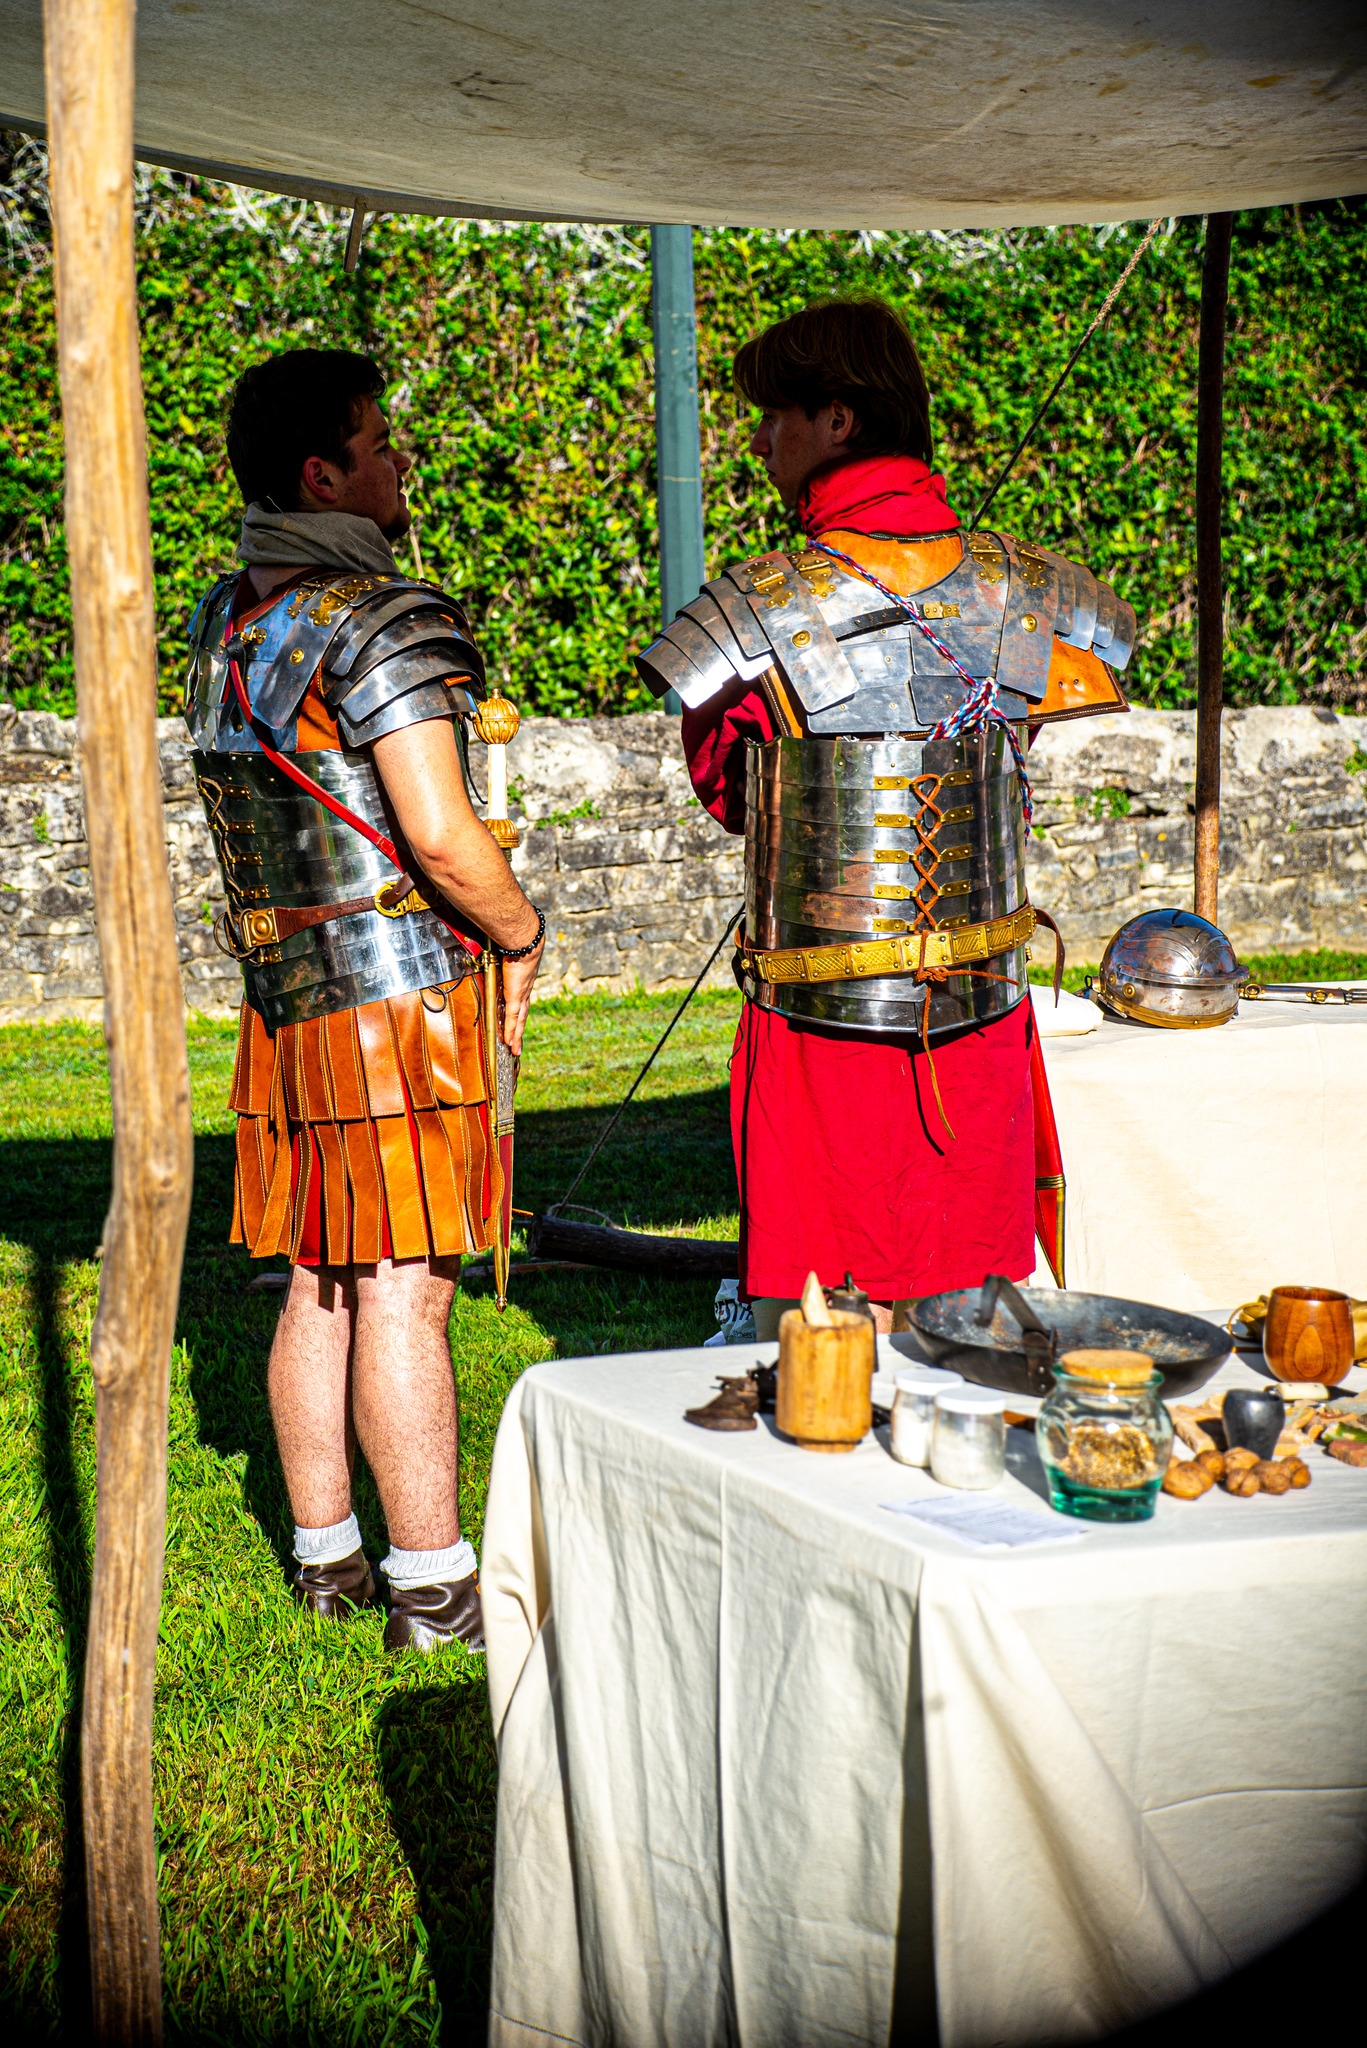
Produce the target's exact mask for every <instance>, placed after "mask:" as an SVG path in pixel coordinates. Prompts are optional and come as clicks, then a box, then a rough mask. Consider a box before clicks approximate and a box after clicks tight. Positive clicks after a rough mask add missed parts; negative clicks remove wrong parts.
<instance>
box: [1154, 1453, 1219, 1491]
mask: <svg viewBox="0 0 1367 2048" xmlns="http://www.w3.org/2000/svg"><path fill="white" fill-rule="evenodd" d="M1214 1484H1215V1481H1214V1479H1213V1478H1212V1477H1211V1474H1210V1473H1209V1472H1208V1471H1207V1470H1206V1468H1205V1466H1204V1464H1203V1463H1202V1461H1201V1459H1199V1458H1191V1459H1185V1460H1183V1462H1182V1463H1181V1464H1179V1463H1178V1462H1177V1460H1176V1459H1175V1458H1174V1459H1173V1461H1172V1463H1171V1464H1170V1465H1169V1467H1168V1469H1167V1471H1166V1472H1165V1473H1164V1475H1163V1491H1164V1493H1170V1494H1171V1495H1172V1497H1173V1499H1174V1500H1199V1499H1200V1497H1201V1495H1202V1494H1203V1493H1209V1492H1210V1489H1211V1487H1212V1486H1213V1485H1214Z"/></svg>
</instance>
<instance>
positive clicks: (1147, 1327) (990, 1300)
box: [907, 1275, 1230, 1397]
mask: <svg viewBox="0 0 1367 2048" xmlns="http://www.w3.org/2000/svg"><path fill="white" fill-rule="evenodd" d="M907 1315H908V1320H909V1322H910V1324H911V1327H912V1329H913V1330H914V1331H915V1333H916V1335H917V1336H918V1337H919V1338H920V1340H921V1343H922V1345H923V1346H924V1348H925V1350H926V1351H928V1352H929V1353H930V1356H931V1357H932V1358H933V1359H934V1361H935V1363H936V1364H937V1365H946V1366H951V1367H953V1369H954V1371H955V1372H960V1373H962V1374H963V1376H964V1378H965V1379H966V1380H972V1381H973V1382H974V1383H975V1384H976V1385H978V1386H983V1387H996V1388H997V1389H998V1390H999V1391H1000V1392H1002V1393H1004V1394H1017V1395H1026V1396H1029V1395H1032V1394H1034V1395H1044V1394H1048V1393H1050V1392H1051V1391H1052V1389H1053V1375H1052V1373H1051V1370H1050V1368H1051V1366H1052V1365H1053V1363H1054V1361H1055V1360H1056V1359H1057V1358H1059V1357H1060V1356H1061V1355H1062V1354H1063V1353H1064V1352H1065V1351H1143V1352H1146V1353H1147V1354H1148V1356H1149V1357H1150V1358H1151V1359H1152V1360H1153V1362H1154V1364H1155V1365H1156V1366H1157V1368H1158V1370H1159V1371H1160V1372H1161V1373H1162V1375H1163V1392H1164V1394H1165V1395H1168V1396H1173V1395H1176V1396H1178V1397H1181V1396H1183V1395H1185V1394H1189V1393H1191V1392H1193V1391H1194V1389H1195V1388H1197V1387H1199V1386H1203V1385H1204V1384H1205V1382H1206V1381H1207V1380H1208V1379H1209V1378H1210V1376H1211V1374H1212V1373H1213V1372H1214V1371H1215V1369H1216V1367H1217V1366H1218V1365H1219V1364H1220V1363H1221V1361H1222V1360H1223V1359H1225V1358H1227V1357H1228V1355H1229V1352H1230V1340H1229V1337H1228V1336H1227V1335H1226V1333H1225V1332H1224V1331H1223V1330H1219V1329H1216V1327H1215V1325H1214V1324H1213V1323H1207V1322H1205V1321H1203V1320H1202V1318H1201V1317H1200V1316H1191V1315H1184V1314H1182V1313H1181V1311H1180V1310H1177V1309H1170V1308H1157V1307H1155V1306H1154V1305H1153V1304H1152V1303H1149V1302H1144V1301H1125V1300H1123V1299H1121V1298H1120V1297H1119V1296H1117V1295H1111V1294H1081V1293H1077V1292H1075V1291H1074V1290H1072V1289H1065V1288H1061V1289H1059V1290H1058V1291H1057V1292H1054V1291H1053V1290H1052V1289H1049V1288H1045V1287H1015V1286H1013V1285H1012V1283H1011V1282H1010V1281H1009V1280H1004V1279H1001V1278H1000V1277H998V1276H996V1275H994V1276H993V1277H992V1278H991V1279H990V1280H988V1281H987V1282H986V1283H985V1284H984V1286H982V1287H961V1288H957V1289H955V1290H954V1291H952V1292H951V1293H948V1294H930V1295H927V1296H926V1297H925V1298H924V1300H921V1301H915V1302H913V1303H912V1304H911V1307H910V1309H909V1310H908V1311H907Z"/></svg>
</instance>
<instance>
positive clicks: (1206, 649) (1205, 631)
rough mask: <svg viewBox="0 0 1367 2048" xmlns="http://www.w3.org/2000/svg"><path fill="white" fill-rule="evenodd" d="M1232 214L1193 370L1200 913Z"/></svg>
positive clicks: (1216, 741)
mask: <svg viewBox="0 0 1367 2048" xmlns="http://www.w3.org/2000/svg"><path fill="white" fill-rule="evenodd" d="M1233 226H1234V216H1233V214H1232V213H1212V214H1211V215H1210V216H1209V217H1208V219H1207V221H1206V251H1205V260H1204V262H1203V263H1202V266H1201V339H1200V355H1199V359H1198V366H1197V373H1196V636H1197V637H1196V667H1197V682H1196V894H1195V901H1196V915H1197V916H1198V917H1207V918H1209V919H1210V921H1211V923H1212V924H1215V923H1216V922H1217V921H1218V917H1219V909H1220V712H1221V707H1222V704H1223V700H1224V658H1225V622H1224V609H1225V596H1224V576H1223V572H1222V568H1221V561H1220V525H1221V517H1222V514H1223V511H1224V484H1223V467H1224V447H1225V410H1224V409H1225V308H1226V306H1227V304H1228V301H1229V245H1230V235H1231V232H1232V230H1233Z"/></svg>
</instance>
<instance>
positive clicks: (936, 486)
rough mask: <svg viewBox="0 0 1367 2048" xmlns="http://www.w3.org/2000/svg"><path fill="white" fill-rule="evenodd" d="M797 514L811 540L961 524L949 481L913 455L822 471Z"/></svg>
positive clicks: (857, 460) (863, 459) (943, 529)
mask: <svg viewBox="0 0 1367 2048" xmlns="http://www.w3.org/2000/svg"><path fill="white" fill-rule="evenodd" d="M797 516H798V518H799V519H800V520H801V522H802V530H803V532H804V533H805V534H807V535H808V537H809V538H812V539H814V538H815V537H816V536H817V535H818V534H822V533H833V532H835V531H836V529H837V528H839V527H843V528H845V530H846V531H847V532H849V533H891V534H896V535H897V536H898V538H899V539H901V538H903V537H908V536H910V535H913V534H924V533H948V532H949V531H950V530H951V529H952V528H953V527H956V526H957V525H958V523H959V521H958V518H957V516H956V515H955V514H954V513H953V512H952V511H951V510H950V507H949V503H948V499H947V496H946V492H945V480H944V478H943V477H942V476H936V475H934V474H932V472H931V470H930V468H929V466H928V465H927V464H926V463H924V462H919V461H918V460H917V458H916V457H915V456H914V455H863V456H858V455H857V456H855V457H854V458H853V459H852V460H851V461H849V462H842V463H840V464H838V465H837V466H836V467H835V468H833V469H823V470H818V472H817V474H816V475H815V476H813V477H809V478H808V480H807V482H806V483H805V484H804V485H803V487H802V495H801V497H800V498H799V499H798V501H797Z"/></svg>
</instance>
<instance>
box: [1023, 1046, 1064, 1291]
mask: <svg viewBox="0 0 1367 2048" xmlns="http://www.w3.org/2000/svg"><path fill="white" fill-rule="evenodd" d="M1030 1093H1031V1096H1032V1097H1033V1100H1034V1108H1035V1235H1036V1237H1037V1238H1038V1239H1039V1242H1040V1249H1041V1251H1042V1252H1043V1253H1044V1256H1045V1260H1046V1261H1047V1263H1048V1267H1049V1271H1050V1272H1051V1273H1052V1274H1053V1276H1054V1279H1055V1281H1056V1282H1057V1284H1058V1285H1059V1286H1060V1287H1063V1286H1066V1284H1067V1283H1066V1281H1065V1279H1064V1269H1063V1207H1064V1198H1065V1196H1066V1194H1067V1187H1066V1184H1065V1182H1064V1177H1063V1152H1062V1149H1061V1148H1060V1145H1059V1141H1058V1125H1057V1124H1056V1123H1055V1122H1054V1104H1053V1101H1052V1099H1051V1097H1050V1094H1049V1076H1048V1074H1047V1073H1046V1072H1045V1069H1044V1048H1043V1045H1042V1044H1041V1042H1040V1035H1039V1032H1038V1030H1037V1029H1036V1028H1035V1022H1034V1019H1033V1017H1032V1018H1031V1020H1030Z"/></svg>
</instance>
